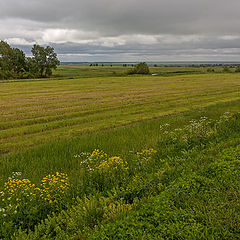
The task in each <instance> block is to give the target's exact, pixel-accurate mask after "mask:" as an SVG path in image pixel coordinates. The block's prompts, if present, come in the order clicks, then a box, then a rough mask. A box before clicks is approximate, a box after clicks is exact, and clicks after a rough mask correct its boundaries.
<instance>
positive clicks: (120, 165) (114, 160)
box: [87, 149, 128, 171]
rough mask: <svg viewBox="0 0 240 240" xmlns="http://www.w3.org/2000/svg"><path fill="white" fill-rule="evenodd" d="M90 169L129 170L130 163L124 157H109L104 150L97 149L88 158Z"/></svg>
mask: <svg viewBox="0 0 240 240" xmlns="http://www.w3.org/2000/svg"><path fill="white" fill-rule="evenodd" d="M87 167H88V169H89V170H92V171H94V170H101V171H112V170H120V169H121V170H127V169H128V163H127V162H126V161H124V160H123V159H122V158H120V157H117V156H114V157H108V155H107V154H106V153H105V152H103V151H102V150H99V149H95V150H94V151H93V152H92V154H91V155H90V157H89V158H88V165H87Z"/></svg>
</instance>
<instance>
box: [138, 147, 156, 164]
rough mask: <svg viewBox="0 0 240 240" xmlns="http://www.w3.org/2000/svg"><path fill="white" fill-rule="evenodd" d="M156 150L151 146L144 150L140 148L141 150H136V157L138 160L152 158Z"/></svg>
mask: <svg viewBox="0 0 240 240" xmlns="http://www.w3.org/2000/svg"><path fill="white" fill-rule="evenodd" d="M156 152H157V151H156V150H154V149H153V148H149V149H145V150H142V151H141V152H137V158H138V159H139V160H145V161H150V160H152V158H153V155H154V154H155V153H156Z"/></svg>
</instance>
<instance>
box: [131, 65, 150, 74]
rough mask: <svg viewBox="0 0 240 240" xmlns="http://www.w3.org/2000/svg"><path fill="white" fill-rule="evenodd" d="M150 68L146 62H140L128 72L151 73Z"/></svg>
mask: <svg viewBox="0 0 240 240" xmlns="http://www.w3.org/2000/svg"><path fill="white" fill-rule="evenodd" d="M149 73H150V70H149V67H148V65H147V64H146V63H145V62H141V63H138V64H137V65H135V66H134V68H133V69H131V70H129V71H128V74H149Z"/></svg>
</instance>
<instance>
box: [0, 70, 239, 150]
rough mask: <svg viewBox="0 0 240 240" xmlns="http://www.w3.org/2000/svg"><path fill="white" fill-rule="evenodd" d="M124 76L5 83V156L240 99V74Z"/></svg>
mask: <svg viewBox="0 0 240 240" xmlns="http://www.w3.org/2000/svg"><path fill="white" fill-rule="evenodd" d="M125 71H126V68H121V67H112V68H111V67H98V68H96V67H95V68H89V67H82V68H81V67H78V66H61V67H60V68H59V69H58V70H57V72H56V74H57V75H58V77H56V78H53V79H44V80H22V81H8V82H4V81H2V82H0V111H1V114H0V153H7V152H14V151H18V150H22V149H25V148H27V147H30V146H34V145H38V144H41V143H45V142H47V141H51V140H56V139H60V138H64V137H72V136H77V135H80V134H83V133H90V132H93V131H98V130H102V129H106V128H113V127H118V126H122V125H126V124H130V123H133V122H137V121H143V120H146V119H152V118H158V117H161V116H164V115H168V114H173V113H179V112H183V111H188V110H192V109H196V108H200V107H206V106H209V105H213V104H216V103H220V102H229V101H233V100H238V99H240V94H239V90H240V74H235V73H234V74H233V73H206V72H205V71H202V70H201V69H199V68H187V69H183V68H181V71H182V72H181V71H180V70H179V69H178V68H176V69H175V68H156V69H155V71H156V72H159V73H160V75H159V76H125V75H124V72H125ZM152 72H153V70H152ZM166 73H167V74H166ZM201 73H204V74H201ZM164 74H165V75H166V76H164ZM61 76H63V77H61Z"/></svg>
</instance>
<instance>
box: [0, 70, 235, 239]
mask: <svg viewBox="0 0 240 240" xmlns="http://www.w3.org/2000/svg"><path fill="white" fill-rule="evenodd" d="M125 72H126V68H124V67H86V66H85V67H84V66H60V67H59V69H57V71H56V72H55V76H54V77H53V78H51V79H41V80H39V79H33V80H18V81H15V80H12V81H2V82H0V85H1V88H0V89H1V90H0V96H1V97H0V104H1V116H0V119H1V121H0V129H1V130H0V143H1V145H0V146H1V154H2V155H1V156H0V162H1V168H0V175H1V179H0V187H1V188H0V191H1V192H0V194H1V196H0V203H1V206H0V222H1V228H0V238H1V239H73V238H75V239H240V233H239V227H240V226H239V222H240V221H239V220H240V219H239V194H240V191H239V180H240V179H239V176H240V175H239V170H240V168H239V159H240V155H239V154H240V151H239V146H240V139H239V133H240V121H239V120H240V117H239V111H240V107H239V106H240V95H239V87H240V74H239V73H234V71H232V72H228V73H224V72H223V71H222V69H221V68H217V69H216V70H215V72H211V73H209V72H208V71H207V69H205V68H152V69H151V72H156V73H158V75H157V76H151V75H149V76H136V75H133V76H127V75H126V74H125Z"/></svg>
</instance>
